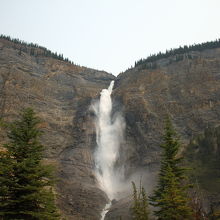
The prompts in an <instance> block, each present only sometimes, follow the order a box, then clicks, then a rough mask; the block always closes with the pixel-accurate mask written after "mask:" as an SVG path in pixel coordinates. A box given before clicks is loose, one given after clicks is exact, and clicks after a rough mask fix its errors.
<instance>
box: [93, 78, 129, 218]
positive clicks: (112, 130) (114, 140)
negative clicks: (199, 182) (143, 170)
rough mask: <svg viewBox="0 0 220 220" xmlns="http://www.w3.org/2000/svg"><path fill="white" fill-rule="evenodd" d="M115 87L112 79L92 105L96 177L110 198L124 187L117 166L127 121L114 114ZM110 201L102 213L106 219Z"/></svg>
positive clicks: (116, 195) (121, 175)
mask: <svg viewBox="0 0 220 220" xmlns="http://www.w3.org/2000/svg"><path fill="white" fill-rule="evenodd" d="M113 87H114V81H112V82H111V83H110V85H109V87H108V89H103V90H102V91H101V94H100V100H99V101H98V102H96V103H94V104H93V105H92V108H93V111H94V112H95V115H96V121H95V125H96V142H97V149H96V152H95V155H94V156H95V157H94V159H95V165H96V170H95V172H96V177H97V180H98V182H99V184H100V187H101V189H102V190H103V191H104V192H105V193H106V194H107V196H108V198H109V200H110V201H111V200H113V199H115V198H118V196H119V195H118V193H119V191H120V190H119V189H120V188H122V183H123V171H122V170H119V169H116V168H115V163H116V161H117V159H118V156H119V150H120V145H121V143H122V141H123V133H124V128H125V122H124V119H123V117H122V116H121V115H120V114H119V113H115V114H114V116H113V115H112V99H111V93H112V90H113ZM109 207H110V203H109V204H107V205H106V207H105V209H104V210H103V213H102V219H104V217H105V214H106V212H107V209H108V208H109Z"/></svg>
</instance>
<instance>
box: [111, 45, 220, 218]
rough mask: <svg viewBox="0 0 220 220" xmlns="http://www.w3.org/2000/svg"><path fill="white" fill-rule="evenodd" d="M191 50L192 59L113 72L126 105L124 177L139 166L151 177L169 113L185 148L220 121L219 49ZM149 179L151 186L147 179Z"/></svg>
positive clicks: (116, 211) (115, 212) (117, 94)
mask: <svg viewBox="0 0 220 220" xmlns="http://www.w3.org/2000/svg"><path fill="white" fill-rule="evenodd" d="M193 55H194V58H193V59H188V58H187V56H185V58H184V59H183V60H181V61H175V62H170V61H169V59H172V60H175V59H174V58H173V57H170V58H169V59H161V60H158V61H157V68H154V69H141V70H140V69H139V68H138V67H136V68H133V69H130V70H128V71H126V72H125V73H122V74H121V75H119V76H118V77H117V79H116V85H117V87H116V89H115V90H114V95H115V97H116V98H117V99H118V100H121V102H122V104H123V106H124V114H125V118H126V126H127V128H126V144H125V146H126V147H125V148H124V149H123V160H125V162H124V164H125V166H126V173H127V175H128V176H129V175H130V174H132V173H135V172H137V170H142V174H147V175H148V177H147V178H149V177H150V180H151V178H153V179H154V177H155V174H156V173H157V171H158V166H159V161H160V147H159V145H160V142H161V136H162V132H163V120H164V119H165V117H166V115H167V114H169V115H170V117H171V119H172V121H173V123H174V126H175V128H176V129H177V131H178V133H179V134H180V137H181V141H182V143H183V147H184V148H185V147H186V146H187V145H188V143H189V142H190V140H191V139H192V138H193V137H195V136H197V135H198V134H201V133H203V132H204V130H205V129H206V128H207V127H209V126H211V127H216V126H218V125H219V124H220V100H219V97H220V49H212V50H205V51H203V52H194V53H193ZM183 151H184V149H183ZM204 166H205V165H204ZM219 169H220V167H219ZM209 172H210V173H211V172H214V170H210V171H209ZM148 184H149V191H151V187H152V185H151V181H149V182H148ZM206 190H207V189H206ZM208 191H209V190H208ZM211 191H212V190H211V189H210V191H209V192H211ZM206 192H207V191H206ZM209 192H208V193H209ZM215 197H216V194H215ZM218 200H219V201H220V198H218ZM120 206H121V202H119V204H118V207H120ZM118 207H117V204H115V205H114V206H113V207H112V210H111V211H110V212H109V213H108V214H107V219H116V216H117V217H119V216H120V215H122V216H123V213H122V214H121V211H120V210H119V209H118ZM122 219H123V218H122ZM125 219H128V218H125Z"/></svg>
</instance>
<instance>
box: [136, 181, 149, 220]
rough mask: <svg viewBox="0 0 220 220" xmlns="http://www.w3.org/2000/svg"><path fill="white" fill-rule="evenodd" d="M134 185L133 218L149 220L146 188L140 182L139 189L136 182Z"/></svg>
mask: <svg viewBox="0 0 220 220" xmlns="http://www.w3.org/2000/svg"><path fill="white" fill-rule="evenodd" d="M132 186H133V201H134V203H133V207H132V216H133V220H148V219H149V218H148V215H149V210H148V201H147V196H146V192H145V189H144V188H143V187H142V183H141V182H140V187H139V191H138V190H137V187H136V185H135V183H134V182H132Z"/></svg>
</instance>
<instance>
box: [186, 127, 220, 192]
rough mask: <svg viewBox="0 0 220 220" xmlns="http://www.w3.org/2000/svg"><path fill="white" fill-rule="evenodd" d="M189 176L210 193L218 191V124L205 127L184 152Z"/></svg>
mask: <svg viewBox="0 0 220 220" xmlns="http://www.w3.org/2000/svg"><path fill="white" fill-rule="evenodd" d="M185 158H186V163H187V166H189V167H192V169H191V170H190V178H191V180H192V181H193V182H195V181H196V182H198V184H199V186H200V187H201V188H202V189H204V190H207V191H208V192H210V193H220V187H219V186H220V126H219V127H216V128H211V127H209V128H206V129H205V131H204V133H203V134H201V135H199V136H197V137H195V138H194V139H192V140H191V142H190V144H189V145H188V146H187V149H186V152H185Z"/></svg>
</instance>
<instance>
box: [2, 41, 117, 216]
mask: <svg viewBox="0 0 220 220" xmlns="http://www.w3.org/2000/svg"><path fill="white" fill-rule="evenodd" d="M20 46H21V45H20V44H19V43H14V42H11V41H8V40H6V39H0V117H1V119H3V120H6V121H8V120H9V121H10V120H13V119H14V118H16V115H17V114H18V113H19V110H21V109H22V108H23V107H28V106H31V107H33V108H34V110H35V111H36V112H37V113H38V115H39V116H40V117H41V118H42V120H43V123H42V128H43V130H44V135H43V137H42V142H43V143H44V145H46V147H47V149H46V152H45V162H46V163H53V164H54V165H56V166H57V170H58V171H57V175H58V180H59V181H58V184H57V193H58V201H57V202H58V206H59V208H60V209H61V211H62V213H63V215H64V216H66V217H67V219H77V220H79V219H85V220H87V219H91V220H92V219H98V218H99V216H100V212H101V210H102V208H103V206H104V204H105V201H106V196H105V194H104V193H103V192H102V191H101V190H100V189H99V188H98V186H97V181H96V179H95V177H94V173H93V168H94V162H93V157H92V151H93V148H94V147H95V128H94V126H93V118H92V116H91V113H90V112H89V106H90V103H91V100H92V99H93V98H94V97H97V96H98V94H99V92H100V90H101V89H102V88H106V87H107V86H108V84H109V83H110V81H111V80H113V79H114V76H112V75H110V74H108V73H106V72H103V71H97V70H93V69H89V68H85V67H80V66H76V65H73V64H70V63H69V62H65V61H62V60H58V59H55V58H52V57H46V56H44V55H43V54H42V55H38V56H35V55H32V54H30V51H31V49H32V48H31V47H30V46H27V50H26V51H27V52H23V51H20V49H19V48H20ZM22 46H24V45H22ZM39 50H40V49H39ZM3 140H5V135H4V133H3V130H1V132H0V142H3Z"/></svg>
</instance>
